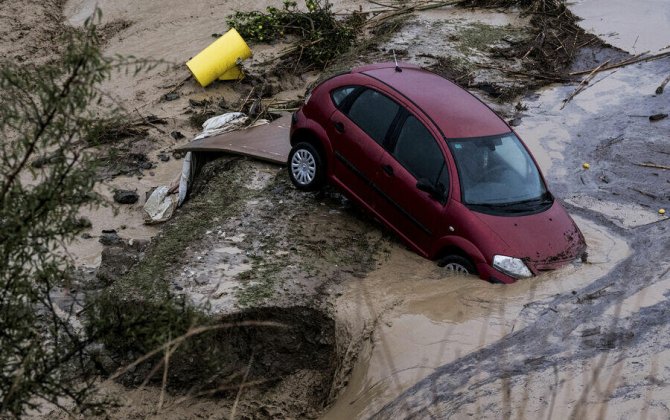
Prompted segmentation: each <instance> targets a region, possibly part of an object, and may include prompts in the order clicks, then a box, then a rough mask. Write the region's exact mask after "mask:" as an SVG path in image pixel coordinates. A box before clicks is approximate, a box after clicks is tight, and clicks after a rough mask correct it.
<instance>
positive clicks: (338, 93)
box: [330, 86, 358, 108]
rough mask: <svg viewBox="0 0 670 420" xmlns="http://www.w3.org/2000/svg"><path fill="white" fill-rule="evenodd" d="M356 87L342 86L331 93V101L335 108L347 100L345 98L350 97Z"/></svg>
mask: <svg viewBox="0 0 670 420" xmlns="http://www.w3.org/2000/svg"><path fill="white" fill-rule="evenodd" d="M357 87H358V86H344V87H340V88H337V89H334V90H333V91H331V92H330V97H331V98H332V99H333V103H334V104H335V106H336V107H338V108H339V107H340V106H341V105H342V104H343V103H344V100H345V99H347V96H349V95H351V94H352V93H353V91H355V90H356V88H357Z"/></svg>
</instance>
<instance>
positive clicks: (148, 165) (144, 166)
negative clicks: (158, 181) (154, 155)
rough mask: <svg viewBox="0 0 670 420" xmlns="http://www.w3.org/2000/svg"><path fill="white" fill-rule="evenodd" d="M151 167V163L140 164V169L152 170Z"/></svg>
mask: <svg viewBox="0 0 670 420" xmlns="http://www.w3.org/2000/svg"><path fill="white" fill-rule="evenodd" d="M153 166H154V165H153V163H151V162H141V163H140V168H142V169H151V168H153Z"/></svg>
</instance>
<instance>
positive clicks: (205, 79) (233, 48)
mask: <svg viewBox="0 0 670 420" xmlns="http://www.w3.org/2000/svg"><path fill="white" fill-rule="evenodd" d="M249 57H251V50H250V49H249V46H248V45H247V43H246V42H244V39H242V37H241V36H240V34H239V33H237V31H236V30H235V29H234V28H233V29H231V30H229V31H228V32H226V33H225V34H224V35H223V36H222V37H221V38H219V39H217V40H216V41H214V42H212V43H211V44H210V45H209V46H208V47H207V48H205V49H204V50H202V51H200V53H198V55H196V56H195V57H193V58H192V59H190V60H189V61H188V62H187V63H186V66H187V67H188V68H189V70H191V73H193V77H195V80H197V81H198V83H200V86H202V87H205V86H207V85H209V84H210V83H212V82H213V81H215V80H216V79H218V78H219V77H221V76H222V75H223V74H225V73H226V72H227V71H228V70H230V69H232V68H233V67H236V66H237V62H238V60H240V61H242V60H245V59H247V58H249Z"/></svg>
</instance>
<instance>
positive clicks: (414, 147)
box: [393, 115, 449, 193]
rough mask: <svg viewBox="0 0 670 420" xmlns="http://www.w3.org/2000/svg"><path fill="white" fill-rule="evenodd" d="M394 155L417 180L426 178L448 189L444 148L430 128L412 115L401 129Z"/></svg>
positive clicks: (445, 190) (445, 189)
mask: <svg viewBox="0 0 670 420" xmlns="http://www.w3.org/2000/svg"><path fill="white" fill-rule="evenodd" d="M393 156H395V158H396V159H397V160H398V162H400V164H401V165H402V166H404V167H405V168H406V169H407V170H408V171H409V172H410V173H411V174H412V175H414V177H415V178H416V179H417V180H419V179H425V180H426V181H428V182H429V183H430V184H431V185H435V186H439V184H442V188H443V191H444V192H445V193H446V192H447V191H448V189H449V170H448V169H447V167H446V164H445V161H444V155H443V154H442V150H441V149H440V146H438V144H437V142H436V141H435V138H433V136H432V135H431V134H430V132H429V131H428V129H427V128H426V127H425V126H424V125H423V124H422V123H421V122H420V121H419V120H417V119H416V118H415V117H414V116H412V115H410V116H408V117H407V119H406V120H405V123H404V124H403V126H402V128H401V129H400V133H399V134H398V141H397V142H396V144H395V149H394V150H393Z"/></svg>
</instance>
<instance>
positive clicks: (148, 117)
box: [146, 114, 167, 125]
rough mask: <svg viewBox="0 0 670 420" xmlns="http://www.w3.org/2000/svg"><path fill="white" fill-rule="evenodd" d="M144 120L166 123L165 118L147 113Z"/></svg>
mask: <svg viewBox="0 0 670 420" xmlns="http://www.w3.org/2000/svg"><path fill="white" fill-rule="evenodd" d="M146 120H147V121H148V122H150V123H151V124H163V125H165V124H167V121H165V119H163V118H161V117H158V116H156V115H153V114H152V115H147V117H146Z"/></svg>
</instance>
